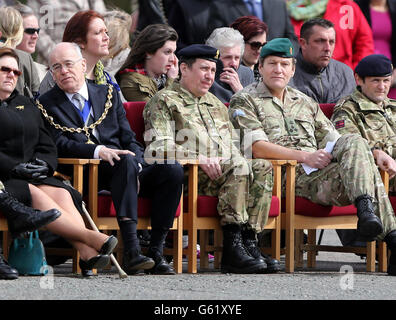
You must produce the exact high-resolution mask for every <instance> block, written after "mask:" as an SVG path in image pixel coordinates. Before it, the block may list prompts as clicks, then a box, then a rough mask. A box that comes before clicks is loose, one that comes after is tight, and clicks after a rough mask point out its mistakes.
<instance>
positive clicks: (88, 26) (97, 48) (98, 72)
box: [40, 10, 120, 94]
mask: <svg viewBox="0 0 396 320" xmlns="http://www.w3.org/2000/svg"><path fill="white" fill-rule="evenodd" d="M62 41H63V42H75V43H77V44H78V45H79V47H80V48H81V52H82V55H83V57H84V59H85V60H86V61H87V75H86V78H87V80H88V81H93V82H95V83H96V84H106V83H111V84H112V85H113V86H114V87H115V88H116V89H117V90H118V91H120V89H119V87H118V85H117V84H116V82H115V80H113V79H112V78H111V77H110V75H109V74H108V73H107V72H106V71H105V70H104V67H103V63H102V62H101V61H100V59H102V58H104V57H106V56H107V55H108V54H109V42H110V38H109V36H108V34H107V27H106V24H105V22H104V17H103V16H102V15H101V14H99V13H98V12H96V11H94V10H85V11H79V12H77V13H76V14H75V15H74V16H72V17H71V18H70V20H69V22H68V23H67V25H66V28H65V31H64V33H63V39H62ZM54 85H55V82H54V81H53V79H52V77H51V75H50V73H49V72H48V73H47V75H46V76H45V78H44V80H43V81H42V83H41V85H40V94H43V93H45V92H46V91H48V90H49V89H51V88H52V87H53V86H54Z"/></svg>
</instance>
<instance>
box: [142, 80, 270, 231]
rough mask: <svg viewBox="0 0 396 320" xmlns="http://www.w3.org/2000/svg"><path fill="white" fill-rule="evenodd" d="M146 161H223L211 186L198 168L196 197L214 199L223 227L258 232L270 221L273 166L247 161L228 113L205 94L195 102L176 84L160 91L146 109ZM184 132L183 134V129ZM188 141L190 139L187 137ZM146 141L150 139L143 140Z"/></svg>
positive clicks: (266, 162)
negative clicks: (239, 226)
mask: <svg viewBox="0 0 396 320" xmlns="http://www.w3.org/2000/svg"><path fill="white" fill-rule="evenodd" d="M143 115H144V121H145V128H146V132H145V135H148V137H147V136H146V137H145V138H146V143H147V145H148V146H147V149H146V152H145V157H146V158H150V157H152V155H153V154H156V156H157V157H158V158H162V157H164V156H165V157H166V158H167V159H170V158H175V153H174V152H176V158H179V159H181V158H193V159H196V158H197V157H198V155H199V154H201V155H204V156H207V157H209V158H211V157H224V158H225V159H224V161H222V163H221V169H222V172H223V174H222V175H221V176H220V177H219V178H218V179H216V180H214V181H212V180H210V179H209V177H208V176H207V175H206V174H205V173H204V172H203V171H202V170H201V169H199V173H198V175H199V186H198V189H199V191H198V192H199V194H200V195H209V196H218V198H219V204H218V212H219V215H220V216H221V223H222V225H226V224H231V223H234V224H235V223H236V224H245V223H248V224H249V225H250V226H251V228H252V229H254V230H255V231H256V232H260V231H261V230H262V229H263V228H264V226H265V224H266V222H267V218H268V212H269V207H270V203H271V196H272V186H273V178H272V166H271V163H270V162H268V161H266V160H262V159H255V160H253V161H248V160H246V159H245V158H243V156H242V155H241V153H240V151H239V149H238V148H237V147H236V146H235V145H234V142H233V140H232V129H233V127H232V124H231V123H230V121H229V119H228V114H227V109H226V107H225V106H224V104H222V103H221V102H220V101H219V100H218V99H217V98H216V97H215V96H213V95H212V94H211V93H207V94H206V95H205V96H203V97H201V98H197V97H195V96H193V95H192V94H191V93H189V92H188V91H187V90H185V89H183V88H182V87H181V86H180V84H179V83H178V82H175V83H173V84H172V85H171V86H170V87H169V88H168V89H164V90H161V91H159V92H158V93H157V94H156V95H155V96H154V97H153V98H152V99H151V100H150V102H148V103H147V105H146V107H145V109H144V113H143ZM183 129H186V130H183ZM185 137H188V138H185ZM147 138H148V139H147Z"/></svg>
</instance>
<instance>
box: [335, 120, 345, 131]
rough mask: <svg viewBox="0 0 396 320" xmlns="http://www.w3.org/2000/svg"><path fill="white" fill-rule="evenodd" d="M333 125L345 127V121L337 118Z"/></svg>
mask: <svg viewBox="0 0 396 320" xmlns="http://www.w3.org/2000/svg"><path fill="white" fill-rule="evenodd" d="M335 127H336V129H340V128H344V127H345V121H344V120H338V121H337V122H336V123H335Z"/></svg>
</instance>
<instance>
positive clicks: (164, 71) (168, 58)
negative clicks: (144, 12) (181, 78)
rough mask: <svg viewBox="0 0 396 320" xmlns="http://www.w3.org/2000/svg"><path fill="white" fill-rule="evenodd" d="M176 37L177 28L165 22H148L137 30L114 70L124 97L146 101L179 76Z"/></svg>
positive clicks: (129, 99) (130, 99) (128, 99)
mask: <svg viewBox="0 0 396 320" xmlns="http://www.w3.org/2000/svg"><path fill="white" fill-rule="evenodd" d="M177 39H178V35H177V33H176V31H175V30H174V29H173V28H172V27H170V26H168V25H165V24H152V25H149V26H147V27H146V28H144V29H143V30H142V31H141V32H140V33H139V34H138V36H137V37H136V40H135V41H134V43H133V45H132V48H131V52H130V54H129V56H128V58H127V60H126V61H125V63H124V64H123V66H122V67H121V68H120V70H119V71H118V73H117V74H116V79H117V81H118V83H119V84H120V87H121V92H122V94H123V95H124V97H125V99H126V100H127V101H146V102H147V101H149V100H150V99H151V98H152V97H153V96H154V95H155V94H156V92H157V91H159V90H161V89H162V88H164V87H166V86H168V85H169V84H170V83H171V82H173V80H174V79H175V78H176V77H177V76H178V73H179V67H178V59H177V57H176V55H175V51H176V42H177Z"/></svg>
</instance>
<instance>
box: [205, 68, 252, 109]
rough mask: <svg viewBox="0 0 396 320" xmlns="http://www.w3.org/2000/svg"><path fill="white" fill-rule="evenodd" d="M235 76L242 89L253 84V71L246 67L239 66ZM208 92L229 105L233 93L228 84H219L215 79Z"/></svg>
mask: <svg viewBox="0 0 396 320" xmlns="http://www.w3.org/2000/svg"><path fill="white" fill-rule="evenodd" d="M237 74H238V76H239V81H240V82H241V85H242V86H243V87H246V86H247V85H249V84H251V83H252V82H254V74H253V70H252V69H250V68H248V67H246V66H243V65H240V66H239V68H238V70H237ZM209 92H211V93H213V94H214V95H215V96H216V97H217V98H218V99H219V100H220V101H221V102H223V103H229V102H230V100H231V97H232V95H233V94H234V93H235V92H234V91H232V89H231V87H230V86H229V85H228V84H226V83H224V82H221V81H220V80H219V79H215V81H214V82H213V85H212V87H211V88H210V90H209Z"/></svg>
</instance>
